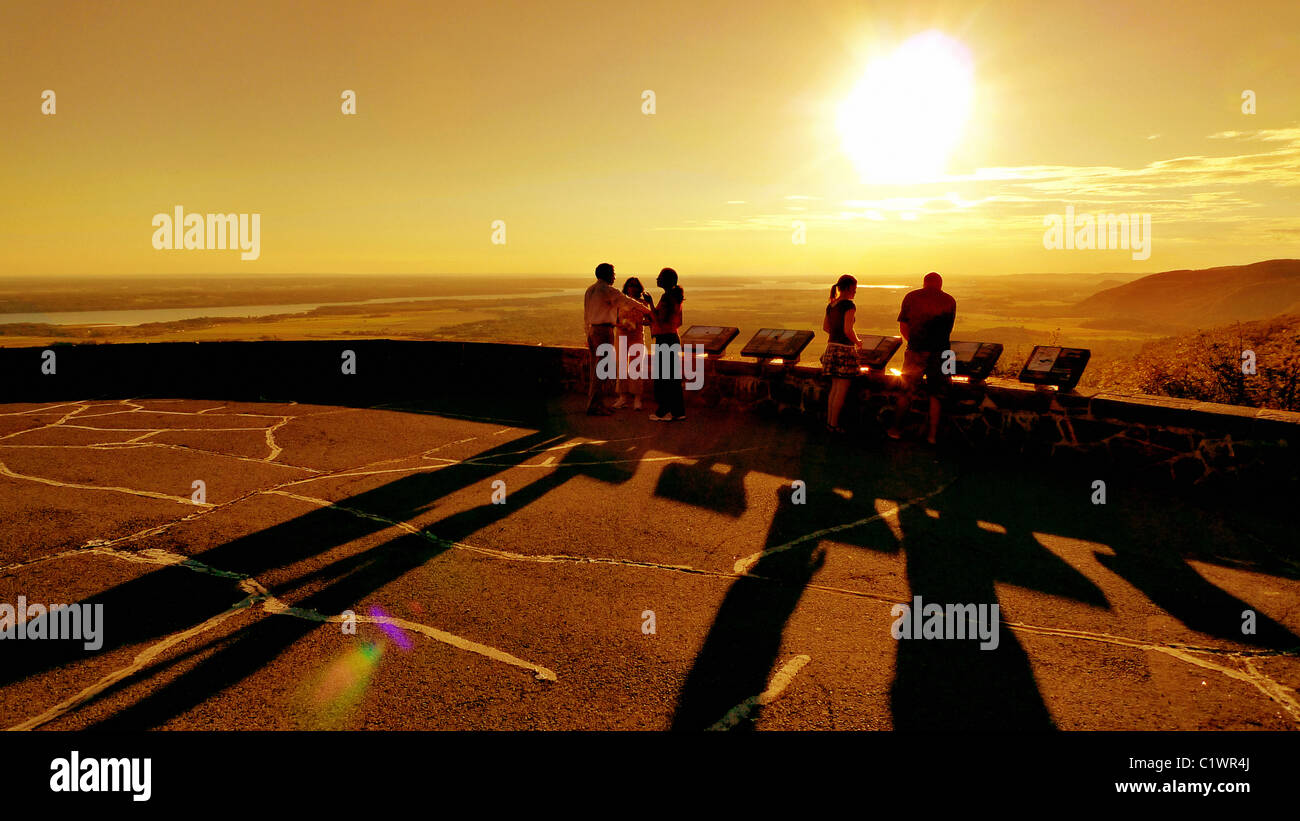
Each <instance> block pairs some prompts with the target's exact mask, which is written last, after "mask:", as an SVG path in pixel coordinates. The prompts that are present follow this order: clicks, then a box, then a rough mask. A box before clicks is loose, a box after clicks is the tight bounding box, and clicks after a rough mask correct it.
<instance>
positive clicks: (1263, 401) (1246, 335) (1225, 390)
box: [1092, 315, 1300, 410]
mask: <svg viewBox="0 0 1300 821" xmlns="http://www.w3.org/2000/svg"><path fill="white" fill-rule="evenodd" d="M1246 350H1249V351H1251V352H1252V353H1254V355H1255V373H1253V374H1245V373H1242V361H1243V360H1242V352H1243V351H1246ZM1092 376H1093V377H1094V383H1095V384H1097V385H1099V386H1101V387H1105V388H1106V389H1107V390H1115V391H1121V392H1133V393H1149V394H1157V395H1163V396H1174V397H1178V398H1182V399H1200V400H1203V401H1206V402H1222V403H1224V404H1228V405H1246V406H1249V407H1256V408H1276V409H1278V410H1300V316H1297V315H1282V316H1275V317H1272V318H1270V319H1265V320H1260V321H1256V322H1241V323H1234V324H1232V325H1226V326H1223V327H1219V328H1210V329H1208V330H1203V331H1197V332H1195V333H1188V334H1182V335H1180V336H1174V337H1169V338H1167V339H1159V340H1156V341H1154V342H1148V343H1147V344H1145V345H1143V346H1142V349H1141V351H1140V352H1139V353H1138V354H1137V355H1136V356H1132V357H1126V358H1122V359H1115V360H1112V361H1110V362H1107V363H1105V364H1103V365H1102V366H1101V367H1100V368H1099V370H1098V372H1096V373H1094V374H1092Z"/></svg>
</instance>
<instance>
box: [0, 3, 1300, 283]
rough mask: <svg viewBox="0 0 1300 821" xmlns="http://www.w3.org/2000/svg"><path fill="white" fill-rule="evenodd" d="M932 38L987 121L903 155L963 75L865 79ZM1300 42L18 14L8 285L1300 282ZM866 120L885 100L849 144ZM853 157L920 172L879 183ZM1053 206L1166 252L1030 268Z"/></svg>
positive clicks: (66, 8)
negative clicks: (223, 234)
mask: <svg viewBox="0 0 1300 821" xmlns="http://www.w3.org/2000/svg"><path fill="white" fill-rule="evenodd" d="M931 31H937V32H940V33H942V35H943V38H944V40H943V41H944V42H946V43H949V44H954V43H955V44H957V45H956V46H955V48H956V49H957V52H959V53H961V54H964V55H965V56H966V58H967V59H968V66H969V72H970V73H969V90H970V96H969V99H968V101H967V102H968V104H969V111H968V115H967V116H966V118H965V121H964V123H954V122H952V121H951V117H950V115H951V114H953V113H954V112H953V108H954V106H955V105H956V103H955V102H954V103H953V104H952V105H948V106H945V107H943V109H942V110H939V111H938V112H937V117H936V116H935V115H936V112H935V111H930V112H928V113H927V114H926V116H928V117H930V119H926V120H924V121H925V122H926V123H928V124H929V125H928V127H927V128H925V129H924V132H925V133H912V129H915V121H914V120H913V119H912V118H910V117H909V115H908V104H907V101H908V100H911V99H915V94H913V95H912V96H909V92H911V91H914V90H915V89H916V88H934V89H939V90H940V91H941V92H942V93H948V91H945V90H951V89H952V88H954V86H955V85H956V86H960V82H959V81H960V80H961V79H962V78H961V77H960V76H958V75H952V74H944V73H939V74H937V75H936V76H926V77H917V76H915V74H916V72H912V71H910V69H909V70H905V71H902V72H899V71H894V72H892V73H890V72H888V71H885V72H883V73H882V71H881V66H888V65H892V64H890V63H888V62H883V63H882V62H880V61H881V60H886V61H887V60H888V59H890V55H893V54H895V50H896V49H897V48H898V47H899V46H900V45H902V44H903V43H905V42H907V41H908V40H909V39H910V38H912V37H914V36H916V35H922V34H923V33H925V32H931ZM1297 32H1300V3H1297V2H1295V0H1276V1H1275V2H1250V1H1249V0H1248V1H1247V2H1239V3H1226V2H1224V3H1194V2H1185V1H1183V2H1177V1H1173V2H1150V1H1145V2H1141V3H1133V2H1129V1H1128V0H1125V1H1124V2H1086V3H1083V2H1072V3H1058V2H1048V1H1047V0H1035V1H1033V2H1007V1H1006V0H996V1H995V2H952V3H941V2H930V3H926V2H916V0H908V2H877V3H871V2H816V0H814V1H813V2H809V3H804V4H794V3H789V2H775V0H745V2H726V3H722V2H717V3H714V2H706V1H705V0H686V1H685V2H665V3H644V4H642V3H635V4H633V3H609V4H605V3H594V2H592V3H586V2H584V3H578V2H546V3H541V2H534V3H457V4H450V3H435V2H412V3H399V2H355V3H352V2H347V3H344V2H330V3H326V2H320V3H316V2H299V3H289V2H278V1H277V0H256V1H254V2H244V1H243V0H223V2H184V3H178V2H175V0H167V1H166V2H122V3H106V2H41V3H36V2H6V3H5V4H4V5H3V6H2V7H0V43H2V44H3V47H2V48H0V112H3V115H0V191H2V192H3V193H0V243H2V244H3V249H4V250H3V252H0V276H3V275H20V274H82V273H91V274H124V273H134V272H141V273H160V272H175V273H177V274H185V273H197V272H212V273H218V272H230V271H238V272H258V271H262V272H267V273H272V272H274V273H299V272H301V273H311V272H358V273H362V272H382V273H388V272H411V273H518V274H530V273H577V272H580V273H583V274H584V275H585V274H587V273H589V272H590V271H591V269H592V268H593V267H594V266H595V264H596V263H597V262H600V261H603V260H608V261H611V262H614V263H615V264H616V265H617V266H618V267H619V269H620V270H622V271H627V272H632V271H636V272H645V271H652V270H655V269H657V268H659V267H661V266H664V265H673V266H675V267H677V268H678V269H679V270H681V271H683V273H685V272H692V273H738V274H740V273H755V274H775V273H799V274H827V273H836V274H838V273H841V272H852V273H857V274H861V275H868V276H869V275H876V274H880V275H889V274H895V273H908V272H915V271H922V270H929V269H936V270H940V271H953V272H957V271H960V272H964V273H1017V272H1030V271H1034V272H1037V271H1043V272H1047V271H1080V272H1084V271H1115V272H1149V271H1159V270H1167V269H1173V268H1186V267H1208V266H1212V265H1225V264H1237V263H1246V262H1252V261H1256V260H1261V259H1268V258H1274V257H1296V256H1300V254H1297V252H1296V246H1297V242H1298V241H1300V219H1297V218H1298V217H1300V197H1298V196H1297V195H1298V194H1300V57H1298V56H1297ZM959 62H960V61H959ZM926 65H934V66H936V68H935V70H936V71H940V69H943V66H941V65H938V64H937V63H936V62H933V61H927V62H926ZM869 66H873V71H874V73H873V74H872V76H873V77H874V78H875V79H874V80H872V81H871V82H873V83H875V84H876V85H875V86H873V87H872V88H868V89H867V90H866V91H865V92H860V93H859V95H858V97H853V95H854V94H855V88H859V89H860V86H859V81H860V79H861V78H862V77H863V76H864V73H865V72H867V70H868V67H869ZM881 78H884V79H881ZM917 82H921V83H922V84H921V85H919V86H918V85H915V83H917ZM925 83H930V85H926V84H925ZM45 89H52V90H54V91H55V93H56V94H57V113H56V114H55V115H53V116H46V115H42V113H41V102H42V101H41V94H42V91H43V90H45ZM344 89H353V90H355V92H356V94H357V114H356V115H355V116H346V115H344V114H343V113H342V112H341V111H340V106H341V102H342V101H341V99H340V94H341V93H342V91H343V90H344ZM1246 89H1250V90H1252V91H1254V92H1255V94H1256V106H1257V113H1256V114H1253V115H1249V114H1244V113H1243V112H1242V92H1243V90H1246ZM644 90H652V91H653V92H654V94H655V108H656V110H655V113H654V114H650V115H647V114H644V113H642V109H643V98H642V92H643V91H644ZM864 94H865V96H863V95H864ZM851 97H853V98H854V99H865V100H868V101H879V100H885V101H887V105H883V106H881V107H880V108H879V109H878V110H872V111H866V112H863V111H858V112H856V115H854V116H856V121H857V123H858V129H857V131H856V132H855V135H854V136H853V138H852V140H850V143H851V144H850V145H847V146H846V140H845V136H844V133H843V130H842V129H841V127H840V125H841V117H842V116H843V111H844V109H843V106H844V104H845V101H846V100H849V99H850V98H851ZM850 113H851V114H853V112H850ZM949 137H950V138H951V139H947V138H949ZM945 142H947V143H951V145H952V149H951V153H950V155H948V156H946V157H945V156H938V154H942V153H943V152H942V146H940V147H939V148H936V147H935V145H938V144H942V143H945ZM864 152H865V153H866V154H868V155H869V156H867V157H866V161H867V164H868V165H874V166H875V167H877V168H879V169H893V170H895V171H899V172H900V173H901V175H902V176H903V177H904V179H902V180H900V181H894V182H887V183H882V182H878V181H873V180H872V179H865V180H864V178H863V167H862V163H863V160H864V158H863V157H862V156H861V155H862V154H863V153H864ZM855 159H857V162H856V163H855ZM936 165H937V167H938V168H939V169H940V172H939V173H938V174H932V175H930V178H929V179H928V180H922V179H921V177H922V176H924V175H923V174H921V171H920V168H921V167H922V166H936ZM909 175H911V178H909ZM868 177H870V174H868ZM936 177H937V178H936ZM177 205H181V206H183V207H184V208H185V209H186V211H187V212H191V211H193V212H200V213H207V212H222V213H259V214H261V256H260V258H258V259H256V260H250V261H241V260H240V258H239V254H238V253H237V252H235V251H206V250H205V251H158V250H155V249H154V248H153V246H152V244H151V236H152V234H153V228H152V226H151V219H152V217H153V215H154V214H155V213H159V212H165V213H169V214H170V213H171V211H172V209H173V208H174V207H175V206H177ZM1067 206H1072V207H1073V208H1074V209H1075V211H1077V212H1089V213H1095V212H1097V211H1105V212H1110V213H1139V214H1141V213H1147V214H1150V215H1151V219H1152V223H1153V232H1154V236H1153V248H1152V253H1151V255H1150V258H1149V259H1146V260H1141V261H1139V260H1134V259H1133V258H1132V255H1131V254H1130V253H1129V252H1128V251H1123V250H1118V251H1098V250H1092V251H1085V250H1073V251H1066V250H1059V251H1049V250H1046V249H1045V248H1044V247H1043V233H1044V230H1045V228H1044V224H1043V220H1044V216H1045V215H1048V214H1053V213H1063V212H1064V211H1065V208H1066V207H1067ZM494 220H504V221H505V224H506V243H505V244H504V245H494V244H493V243H492V242H491V238H492V223H493V221H494ZM796 220H799V221H802V222H803V223H804V226H805V231H806V243H805V244H796V243H794V242H792V236H793V234H794V221H796Z"/></svg>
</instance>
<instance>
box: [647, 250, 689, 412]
mask: <svg viewBox="0 0 1300 821" xmlns="http://www.w3.org/2000/svg"><path fill="white" fill-rule="evenodd" d="M655 284H656V285H658V286H659V287H660V288H662V289H663V291H664V293H663V296H661V297H659V304H658V305H656V306H655V307H654V311H652V312H651V314H650V333H651V334H653V335H654V340H655V352H654V360H655V361H654V372H653V374H652V375H653V376H654V380H655V402H657V403H658V405H659V407H658V409H656V411H655V412H654V413H652V414H650V419H651V420H652V421H655V422H675V421H681V420H682V419H685V418H686V391H685V387H684V386H683V385H682V361H681V354H682V350H681V348H682V340H681V338H680V337H678V336H677V329H678V328H680V327H681V326H682V301H683V300H684V299H685V298H686V293H685V292H684V291H683V290H682V286H680V285H678V284H677V272H676V271H674V270H673V269H672V268H665V269H663V270H662V271H660V272H659V277H658V279H656V280H655Z"/></svg>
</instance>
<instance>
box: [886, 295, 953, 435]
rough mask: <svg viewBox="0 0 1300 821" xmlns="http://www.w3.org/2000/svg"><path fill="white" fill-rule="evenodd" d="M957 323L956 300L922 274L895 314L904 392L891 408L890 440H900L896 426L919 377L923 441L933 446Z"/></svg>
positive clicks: (909, 401) (937, 433)
mask: <svg viewBox="0 0 1300 821" xmlns="http://www.w3.org/2000/svg"><path fill="white" fill-rule="evenodd" d="M956 320H957V300H955V299H953V298H952V297H951V296H949V295H948V294H946V293H944V290H943V277H941V276H939V275H938V274H937V273H935V272H933V271H931V272H930V273H928V274H926V275H925V278H924V279H923V280H922V282H921V288H920V289H918V290H916V291H912V292H911V293H909V294H908V295H907V296H905V297H903V307H902V308H901V309H900V310H899V312H898V329H899V332H900V333H902V335H903V339H906V340H907V350H906V351H905V352H904V353H903V391H902V393H900V394H899V395H898V404H897V405H896V406H895V408H894V424H893V427H891V428H890V429H889V430H888V431H886V433H887V434H888V435H889V438H890V439H901V438H902V436H903V434H902V432H901V431H900V430H899V425H901V424H903V417H904V416H906V415H907V410H908V408H909V407H911V404H912V392H913V391H914V390H915V389H916V386H917V383H918V382H920V380H921V377H922V376H924V377H925V392H926V393H927V394H928V395H929V397H930V417H929V425H928V426H927V428H926V437H925V440H926V441H927V442H929V443H930V444H932V445H933V444H934V443H935V442H936V441H937V439H938V435H939V414H940V413H941V411H942V407H943V398H944V397H946V396H947V395H948V388H949V386H951V385H952V377H951V376H950V375H949V374H946V373H944V372H943V368H942V358H943V352H944V351H946V350H949V349H950V348H951V347H952V340H951V339H950V338H949V335H950V334H951V333H952V326H953V323H954V322H955V321H956Z"/></svg>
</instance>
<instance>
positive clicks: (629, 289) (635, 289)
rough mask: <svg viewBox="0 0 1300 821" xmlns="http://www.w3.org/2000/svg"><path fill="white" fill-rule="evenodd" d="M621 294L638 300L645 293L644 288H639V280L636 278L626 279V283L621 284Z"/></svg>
mask: <svg viewBox="0 0 1300 821" xmlns="http://www.w3.org/2000/svg"><path fill="white" fill-rule="evenodd" d="M623 293H625V294H627V295H628V296H630V297H632V298H633V299H640V298H641V294H643V293H645V288H643V287H641V280H639V279H637V278H636V277H628V278H627V281H626V282H624V283H623Z"/></svg>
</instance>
